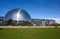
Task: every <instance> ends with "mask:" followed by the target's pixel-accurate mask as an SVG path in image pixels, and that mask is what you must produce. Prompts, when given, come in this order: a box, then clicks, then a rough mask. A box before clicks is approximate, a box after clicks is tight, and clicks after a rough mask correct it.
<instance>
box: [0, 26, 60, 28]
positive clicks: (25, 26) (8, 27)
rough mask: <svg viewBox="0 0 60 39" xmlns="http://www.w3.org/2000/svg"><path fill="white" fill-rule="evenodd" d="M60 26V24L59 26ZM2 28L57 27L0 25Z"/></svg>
mask: <svg viewBox="0 0 60 39" xmlns="http://www.w3.org/2000/svg"><path fill="white" fill-rule="evenodd" d="M58 27H59V28H60V26H58ZM0 28H55V27H54V26H0Z"/></svg>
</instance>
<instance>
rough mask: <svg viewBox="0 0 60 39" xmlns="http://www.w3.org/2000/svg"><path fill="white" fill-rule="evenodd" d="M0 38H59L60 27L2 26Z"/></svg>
mask: <svg viewBox="0 0 60 39" xmlns="http://www.w3.org/2000/svg"><path fill="white" fill-rule="evenodd" d="M0 39H60V29H55V28H14V29H13V28H4V29H2V30H0Z"/></svg>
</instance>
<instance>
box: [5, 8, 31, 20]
mask: <svg viewBox="0 0 60 39" xmlns="http://www.w3.org/2000/svg"><path fill="white" fill-rule="evenodd" d="M4 19H5V20H8V19H13V20H17V21H31V17H30V15H29V14H28V12H26V11H25V10H23V9H13V10H11V11H9V12H8V13H7V14H6V15H5V17H4Z"/></svg>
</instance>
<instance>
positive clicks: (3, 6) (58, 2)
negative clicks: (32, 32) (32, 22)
mask: <svg viewBox="0 0 60 39" xmlns="http://www.w3.org/2000/svg"><path fill="white" fill-rule="evenodd" d="M14 8H22V9H24V10H26V11H27V12H28V13H29V14H30V16H31V17H32V18H39V19H41V18H47V19H55V20H59V21H60V0H0V16H5V14H6V13H7V12H8V11H9V10H11V9H14ZM59 21H58V22H59Z"/></svg>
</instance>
